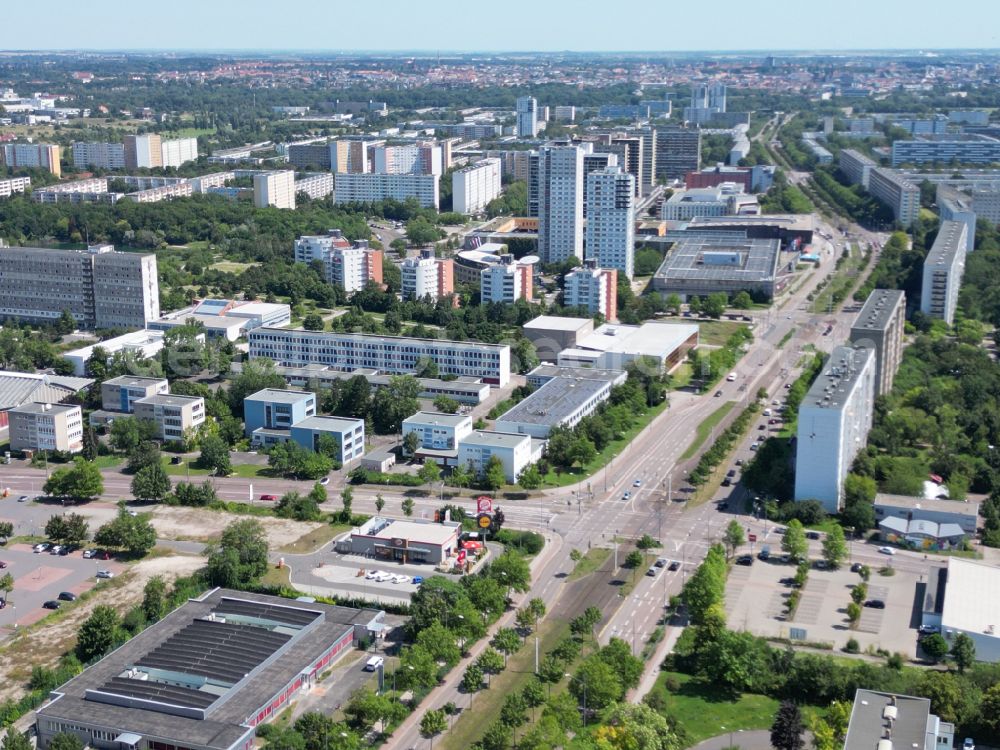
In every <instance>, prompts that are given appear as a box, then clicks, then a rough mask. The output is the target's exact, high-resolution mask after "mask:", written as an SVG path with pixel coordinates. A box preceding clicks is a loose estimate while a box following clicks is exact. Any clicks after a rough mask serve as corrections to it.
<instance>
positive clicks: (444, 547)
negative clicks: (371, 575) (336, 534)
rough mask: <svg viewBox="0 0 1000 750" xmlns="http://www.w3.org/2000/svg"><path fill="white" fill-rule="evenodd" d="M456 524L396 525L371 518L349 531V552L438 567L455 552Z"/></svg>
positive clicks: (415, 522)
mask: <svg viewBox="0 0 1000 750" xmlns="http://www.w3.org/2000/svg"><path fill="white" fill-rule="evenodd" d="M461 532H462V525H461V524H460V523H458V522H457V521H445V522H444V523H434V522H432V521H396V520H393V519H391V518H382V517H381V516H374V517H373V518H371V519H369V520H368V521H366V522H365V523H364V524H363V525H361V526H359V527H357V528H355V529H352V530H351V537H350V543H349V550H350V552H352V553H354V554H355V555H365V556H366V557H374V558H376V559H379V560H391V561H393V562H400V563H430V564H431V565H438V564H440V563H443V562H444V561H445V560H447V559H448V558H450V557H451V556H452V555H454V554H455V553H456V552H457V551H458V537H459V534H461Z"/></svg>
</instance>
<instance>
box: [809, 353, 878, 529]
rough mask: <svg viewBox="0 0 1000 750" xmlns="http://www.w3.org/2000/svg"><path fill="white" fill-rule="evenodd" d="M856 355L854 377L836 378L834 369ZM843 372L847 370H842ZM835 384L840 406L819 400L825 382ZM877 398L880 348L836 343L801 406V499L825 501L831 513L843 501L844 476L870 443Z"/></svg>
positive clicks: (824, 504)
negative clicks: (877, 367) (874, 348)
mask: <svg viewBox="0 0 1000 750" xmlns="http://www.w3.org/2000/svg"><path fill="white" fill-rule="evenodd" d="M845 357H850V358H852V359H853V361H854V363H855V366H856V367H857V368H858V373H857V375H856V377H854V378H853V379H848V380H844V379H831V378H829V377H827V376H828V374H829V373H831V372H833V371H834V368H841V367H842V364H841V362H842V359H843V358H845ZM841 371H842V370H841ZM828 383H833V384H834V385H833V388H834V390H833V391H832V392H831V393H832V396H833V398H835V399H837V403H836V405H829V406H824V405H822V404H821V403H817V401H818V399H817V395H819V396H822V394H823V393H824V390H823V388H824V386H825V385H826V384H828ZM874 401H875V353H874V352H873V351H872V350H871V349H851V348H850V347H836V348H834V350H833V353H832V354H831V356H830V359H829V361H828V362H827V363H826V364H825V365H824V368H823V372H822V373H821V374H820V376H819V377H818V378H817V380H816V383H814V384H813V387H812V388H811V389H810V391H809V393H808V394H807V395H806V398H805V399H804V400H803V402H802V406H801V407H800V408H799V425H798V439H797V447H796V455H795V499H796V500H819V501H820V502H821V503H822V504H823V507H824V509H825V510H826V511H827V512H828V513H838V512H839V511H840V509H841V508H842V506H843V494H844V492H843V489H844V477H846V476H847V473H848V472H849V471H850V469H851V464H852V462H853V461H854V458H855V456H857V455H858V452H859V451H861V450H862V449H863V448H864V447H865V442H866V440H867V439H868V431H869V430H870V429H871V426H872V414H873V411H874Z"/></svg>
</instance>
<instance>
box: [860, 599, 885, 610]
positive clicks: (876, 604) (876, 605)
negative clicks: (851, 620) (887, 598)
mask: <svg viewBox="0 0 1000 750" xmlns="http://www.w3.org/2000/svg"><path fill="white" fill-rule="evenodd" d="M865 606H866V607H871V608H872V609H885V602H884V601H882V600H881V599H869V600H868V601H866V602H865Z"/></svg>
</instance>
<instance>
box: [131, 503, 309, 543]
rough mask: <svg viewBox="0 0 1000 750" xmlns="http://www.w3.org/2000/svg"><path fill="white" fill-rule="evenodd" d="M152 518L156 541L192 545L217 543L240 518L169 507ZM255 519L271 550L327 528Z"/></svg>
mask: <svg viewBox="0 0 1000 750" xmlns="http://www.w3.org/2000/svg"><path fill="white" fill-rule="evenodd" d="M150 516H151V517H150V521H151V522H152V524H153V526H154V528H155V529H156V535H157V537H159V538H161V539H175V540H178V541H192V542H212V541H216V540H217V539H218V538H219V536H220V535H221V534H222V531H223V529H225V528H226V526H228V525H229V524H230V523H232V522H233V521H235V520H237V519H238V518H240V517H239V516H234V515H232V514H231V513H217V512H216V511H212V510H201V509H199V508H175V507H170V506H166V505H160V506H157V507H155V508H153V509H152V510H151V512H150ZM254 518H256V519H257V520H258V521H260V524H261V526H263V527H264V531H265V533H266V534H267V541H268V544H269V545H270V547H271V549H277V548H279V547H284V546H285V545H288V544H291V543H292V542H294V541H296V540H297V539H300V538H301V537H303V536H305V535H306V534H308V533H309V532H311V531H315V530H316V529H318V528H321V527H323V526H325V525H326V524H322V523H308V522H302V521H290V520H287V519H284V518H271V517H270V516H254Z"/></svg>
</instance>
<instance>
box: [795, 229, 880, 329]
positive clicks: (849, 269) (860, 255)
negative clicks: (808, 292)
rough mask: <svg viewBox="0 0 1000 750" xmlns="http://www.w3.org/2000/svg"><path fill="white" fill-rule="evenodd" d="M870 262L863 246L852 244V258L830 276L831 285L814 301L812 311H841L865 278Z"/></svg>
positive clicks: (824, 288)
mask: <svg viewBox="0 0 1000 750" xmlns="http://www.w3.org/2000/svg"><path fill="white" fill-rule="evenodd" d="M869 260H870V258H868V259H866V258H865V254H864V251H863V250H862V249H861V246H860V245H858V244H857V243H852V244H851V255H850V257H849V258H848V259H847V260H845V261H843V263H842V264H841V266H840V268H838V269H837V270H835V271H834V272H833V275H831V276H830V281H829V283H828V284H827V285H826V286H825V287H823V290H822V291H821V292H820V293H819V294H817V295H816V297H815V298H814V299H813V301H812V305H811V306H810V308H809V309H810V311H811V312H814V313H825V312H828V311H830V310H831V309H832V310H837V309H839V308H840V305H841V304H843V302H844V301H845V300H847V299H848V298H849V297H850V293H851V290H852V289H854V287H855V285H856V284H858V283H859V281H860V280H861V278H862V277H863V276H864V271H865V269H866V268H867V267H868V262H869Z"/></svg>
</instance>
